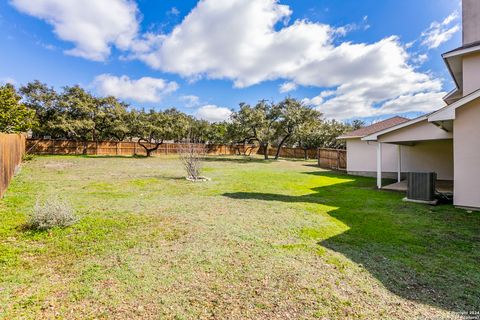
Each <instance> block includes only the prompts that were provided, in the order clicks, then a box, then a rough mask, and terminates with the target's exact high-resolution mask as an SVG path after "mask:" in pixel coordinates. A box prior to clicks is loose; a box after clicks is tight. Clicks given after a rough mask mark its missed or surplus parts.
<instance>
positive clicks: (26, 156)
mask: <svg viewBox="0 0 480 320" xmlns="http://www.w3.org/2000/svg"><path fill="white" fill-rule="evenodd" d="M33 159H35V155H34V154H30V153H25V154H24V155H23V161H31V160H33Z"/></svg>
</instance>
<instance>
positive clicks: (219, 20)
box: [12, 0, 454, 119]
mask: <svg viewBox="0 0 480 320" xmlns="http://www.w3.org/2000/svg"><path fill="white" fill-rule="evenodd" d="M85 2H88V3H91V7H93V9H92V8H87V7H89V5H86V4H85ZM12 3H13V4H14V6H15V7H16V8H17V9H19V10H20V11H23V12H26V13H28V14H30V15H33V16H36V17H39V18H41V19H44V20H46V21H47V22H48V23H50V24H52V25H53V26H54V30H55V33H56V34H57V35H58V36H59V38H61V39H63V40H67V41H71V42H73V43H74V44H75V48H74V49H72V50H70V51H69V53H70V54H75V55H79V56H82V57H84V58H87V59H92V60H104V59H106V57H108V55H109V53H110V49H111V46H115V47H117V48H119V49H121V50H123V51H124V52H125V53H126V56H128V57H129V58H131V59H139V60H141V61H143V62H144V63H146V64H147V65H149V66H150V67H152V68H153V69H156V70H159V71H163V72H169V73H175V74H178V75H181V76H183V77H185V78H187V79H192V80H197V79H201V78H206V79H223V80H231V81H233V83H234V86H235V87H238V88H243V87H248V86H251V85H254V84H258V83H261V82H264V81H268V80H276V79H283V80H284V81H285V83H288V84H289V85H288V88H287V87H285V88H283V89H285V90H287V89H291V88H294V86H295V87H296V86H312V87H318V88H320V89H319V90H323V91H321V92H320V94H319V95H318V96H317V97H314V98H311V99H306V100H305V101H306V102H308V103H310V104H313V105H315V106H317V107H318V108H319V110H320V111H322V112H323V113H324V114H325V115H326V116H328V117H336V118H340V119H345V118H351V117H367V116H378V115H386V114H390V113H391V112H392V110H399V111H398V112H402V113H406V112H428V111H431V110H433V109H436V108H439V107H441V106H442V105H443V101H442V100H441V97H442V96H443V95H444V94H445V93H444V92H442V82H441V80H439V79H435V78H433V77H432V76H431V75H430V74H428V73H425V72H420V71H418V70H417V69H416V68H415V66H413V65H411V64H410V62H409V61H410V58H411V57H410V55H409V53H408V52H407V48H406V46H405V45H402V44H401V42H400V41H399V39H398V37H396V36H391V37H387V38H385V39H382V40H379V41H377V42H374V43H352V42H343V43H341V44H339V45H336V44H335V41H334V40H335V39H336V38H337V37H339V36H341V35H343V34H342V30H343V29H341V28H334V27H332V26H330V25H327V24H322V23H317V22H310V21H308V20H295V21H293V22H289V21H290V18H291V15H292V10H291V9H290V7H289V6H288V5H282V4H279V3H278V1H276V0H249V1H244V0H228V1H225V0H202V1H200V2H198V4H197V5H196V7H195V8H194V9H193V10H192V11H191V12H190V13H189V14H188V15H187V16H186V17H185V18H184V20H183V21H182V22H181V23H180V24H178V25H177V26H176V27H175V28H174V29H173V31H172V32H171V33H168V34H155V33H146V34H140V33H139V31H138V30H139V21H138V19H137V14H138V12H137V11H138V9H137V6H136V4H135V3H134V2H133V1H130V0H105V1H94V0H89V1H87V0H83V1H80V0H71V1H68V2H67V1H60V0H36V1H33V0H12ZM100 3H101V4H100ZM93 11H94V12H93ZM100 17H102V18H103V19H101V18H100ZM453 20H454V18H453V16H452V17H451V18H447V19H445V20H444V21H443V22H442V23H440V29H441V30H443V29H442V28H443V27H444V26H449V25H450V24H451V23H452V21H453ZM85 26H86V27H85ZM435 28H436V25H434V24H432V25H431V28H430V29H432V31H433V30H434V29H435ZM450 29H451V28H450ZM450 29H447V31H448V30H450ZM427 31H428V30H427ZM425 34H426V36H427V35H428V33H425ZM434 34H436V33H435V31H433V33H432V35H434ZM427 38H428V36H427ZM427 38H426V39H427ZM432 39H433V38H432ZM443 39H446V37H443ZM438 41H440V40H437V41H436V42H435V41H433V42H431V45H436V44H437V43H438ZM442 41H443V40H442ZM445 41H446V40H445ZM281 90H282V88H281ZM325 92H327V93H328V94H325Z"/></svg>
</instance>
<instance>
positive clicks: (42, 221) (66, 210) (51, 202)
mask: <svg viewBox="0 0 480 320" xmlns="http://www.w3.org/2000/svg"><path fill="white" fill-rule="evenodd" d="M77 221H78V219H77V217H76V215H75V212H74V210H73V208H72V206H71V205H70V204H69V203H68V202H67V201H65V200H62V199H59V198H58V197H53V198H49V199H47V200H46V201H44V202H43V203H41V202H40V200H38V199H37V202H36V203H35V207H34V208H33V211H32V213H31V214H30V217H29V219H28V222H27V225H28V227H29V228H30V229H35V230H48V229H51V228H54V227H68V226H70V225H72V224H74V223H75V222H77Z"/></svg>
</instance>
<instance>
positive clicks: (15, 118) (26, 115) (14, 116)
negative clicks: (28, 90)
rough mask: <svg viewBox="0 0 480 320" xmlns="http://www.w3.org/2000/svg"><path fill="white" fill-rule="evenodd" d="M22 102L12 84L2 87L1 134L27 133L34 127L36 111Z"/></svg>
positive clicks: (0, 106)
mask: <svg viewBox="0 0 480 320" xmlns="http://www.w3.org/2000/svg"><path fill="white" fill-rule="evenodd" d="M20 100H21V97H20V96H19V95H18V93H17V91H16V90H15V88H14V87H13V86H12V85H11V84H6V85H4V86H0V132H6V133H14V132H25V131H28V130H30V129H31V128H32V127H33V126H34V124H35V111H34V110H32V109H30V108H28V107H27V106H26V105H25V104H23V103H21V102H20Z"/></svg>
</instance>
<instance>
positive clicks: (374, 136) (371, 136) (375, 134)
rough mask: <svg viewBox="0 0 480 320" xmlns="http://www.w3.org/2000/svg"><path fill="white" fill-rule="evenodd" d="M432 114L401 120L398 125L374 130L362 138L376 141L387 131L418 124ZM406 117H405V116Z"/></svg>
mask: <svg viewBox="0 0 480 320" xmlns="http://www.w3.org/2000/svg"><path fill="white" fill-rule="evenodd" d="M429 115H430V114H425V115H423V116H420V117H417V118H415V119H411V120H409V119H406V121H403V122H400V123H398V124H396V125H393V126H391V127H388V128H385V129H382V130H379V131H377V132H373V133H371V134H369V135H367V136H365V137H363V138H362V140H365V141H376V140H377V139H378V137H379V136H381V135H384V134H386V133H389V132H392V131H395V130H398V129H402V128H405V127H408V126H411V125H413V124H416V123H419V122H421V121H424V120H427V118H428V116H429ZM404 119H405V118H404Z"/></svg>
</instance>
